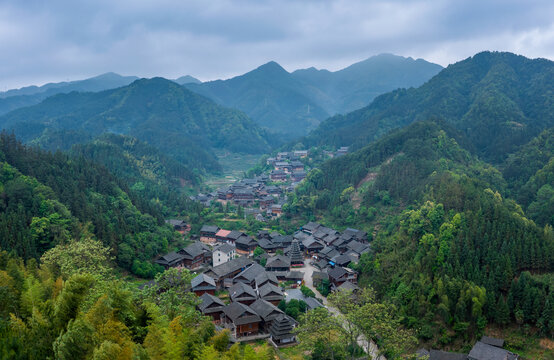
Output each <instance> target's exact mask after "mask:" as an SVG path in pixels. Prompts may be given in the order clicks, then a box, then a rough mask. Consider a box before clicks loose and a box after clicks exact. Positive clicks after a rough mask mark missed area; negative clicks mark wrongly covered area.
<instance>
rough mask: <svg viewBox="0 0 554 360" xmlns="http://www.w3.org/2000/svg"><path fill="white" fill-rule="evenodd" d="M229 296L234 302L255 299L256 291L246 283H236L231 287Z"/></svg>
mask: <svg viewBox="0 0 554 360" xmlns="http://www.w3.org/2000/svg"><path fill="white" fill-rule="evenodd" d="M229 296H230V297H231V300H232V301H233V302H236V301H244V300H255V299H256V298H257V296H256V291H254V289H252V288H251V287H250V286H248V285H246V284H245V283H236V284H235V285H233V286H231V287H230V288H229Z"/></svg>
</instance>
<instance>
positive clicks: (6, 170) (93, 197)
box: [0, 133, 175, 276]
mask: <svg viewBox="0 0 554 360" xmlns="http://www.w3.org/2000/svg"><path fill="white" fill-rule="evenodd" d="M83 152H85V151H84V150H83ZM0 169H1V174H0V248H2V249H7V250H10V251H13V252H14V253H15V254H17V255H18V256H20V257H22V258H24V259H30V258H39V257H40V256H41V255H42V254H43V253H44V252H45V251H46V250H48V249H50V248H52V247H54V246H56V245H59V244H65V243H67V242H68V241H70V240H71V239H80V238H82V237H87V236H90V235H92V236H94V237H96V238H97V239H98V240H101V241H102V243H103V244H104V245H105V246H108V247H110V248H112V249H113V254H112V255H113V256H115V257H116V260H117V264H118V265H119V266H121V267H122V268H124V269H128V270H131V271H133V272H134V273H136V274H138V275H141V276H152V275H153V274H154V270H155V269H154V268H153V266H152V264H151V262H150V261H151V259H152V258H153V257H154V256H156V255H158V254H161V253H165V252H167V250H168V244H169V243H171V242H172V241H173V240H174V236H175V234H174V233H173V231H172V230H171V229H170V228H169V227H167V226H166V225H165V224H164V220H163V219H164V218H163V216H162V213H161V211H162V209H161V208H160V206H158V205H157V204H156V203H154V202H151V201H150V200H148V199H146V198H144V197H142V196H141V194H140V192H134V191H132V190H130V189H129V188H128V187H127V184H126V182H125V181H123V180H121V179H118V178H116V177H114V176H113V175H112V174H111V173H109V172H108V171H107V170H106V168H105V167H103V166H99V165H96V164H94V163H92V162H90V161H87V160H85V159H83V158H82V157H69V156H67V155H63V154H61V153H59V152H58V153H56V154H51V153H46V152H44V151H41V150H38V149H36V148H31V147H26V146H24V145H22V144H20V143H18V142H17V141H16V139H15V138H14V137H13V136H11V135H7V134H6V133H2V134H1V135H0Z"/></svg>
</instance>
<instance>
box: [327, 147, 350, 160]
mask: <svg viewBox="0 0 554 360" xmlns="http://www.w3.org/2000/svg"><path fill="white" fill-rule="evenodd" d="M346 154H348V146H341V147H340V148H338V150H337V151H327V150H323V155H326V156H329V157H332V158H334V157H339V156H344V155H346Z"/></svg>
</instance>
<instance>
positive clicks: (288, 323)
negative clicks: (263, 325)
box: [269, 314, 294, 340]
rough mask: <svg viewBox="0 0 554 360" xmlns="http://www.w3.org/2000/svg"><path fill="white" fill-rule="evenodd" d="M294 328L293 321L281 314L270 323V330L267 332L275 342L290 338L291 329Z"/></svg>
mask: <svg viewBox="0 0 554 360" xmlns="http://www.w3.org/2000/svg"><path fill="white" fill-rule="evenodd" d="M293 328H294V320H292V319H291V318H290V317H289V316H287V315H285V314H281V315H279V316H277V317H276V318H275V320H274V321H273V322H272V323H271V328H270V329H269V332H270V333H271V337H272V338H273V339H276V340H281V339H284V338H290V337H291V336H293V335H292V334H291V333H292V329H293Z"/></svg>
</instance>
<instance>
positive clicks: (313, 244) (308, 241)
mask: <svg viewBox="0 0 554 360" xmlns="http://www.w3.org/2000/svg"><path fill="white" fill-rule="evenodd" d="M302 245H304V248H321V249H323V248H324V247H325V245H324V244H323V243H321V241H319V240H316V239H315V238H314V237H313V236H310V237H307V238H305V239H304V240H302Z"/></svg>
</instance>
